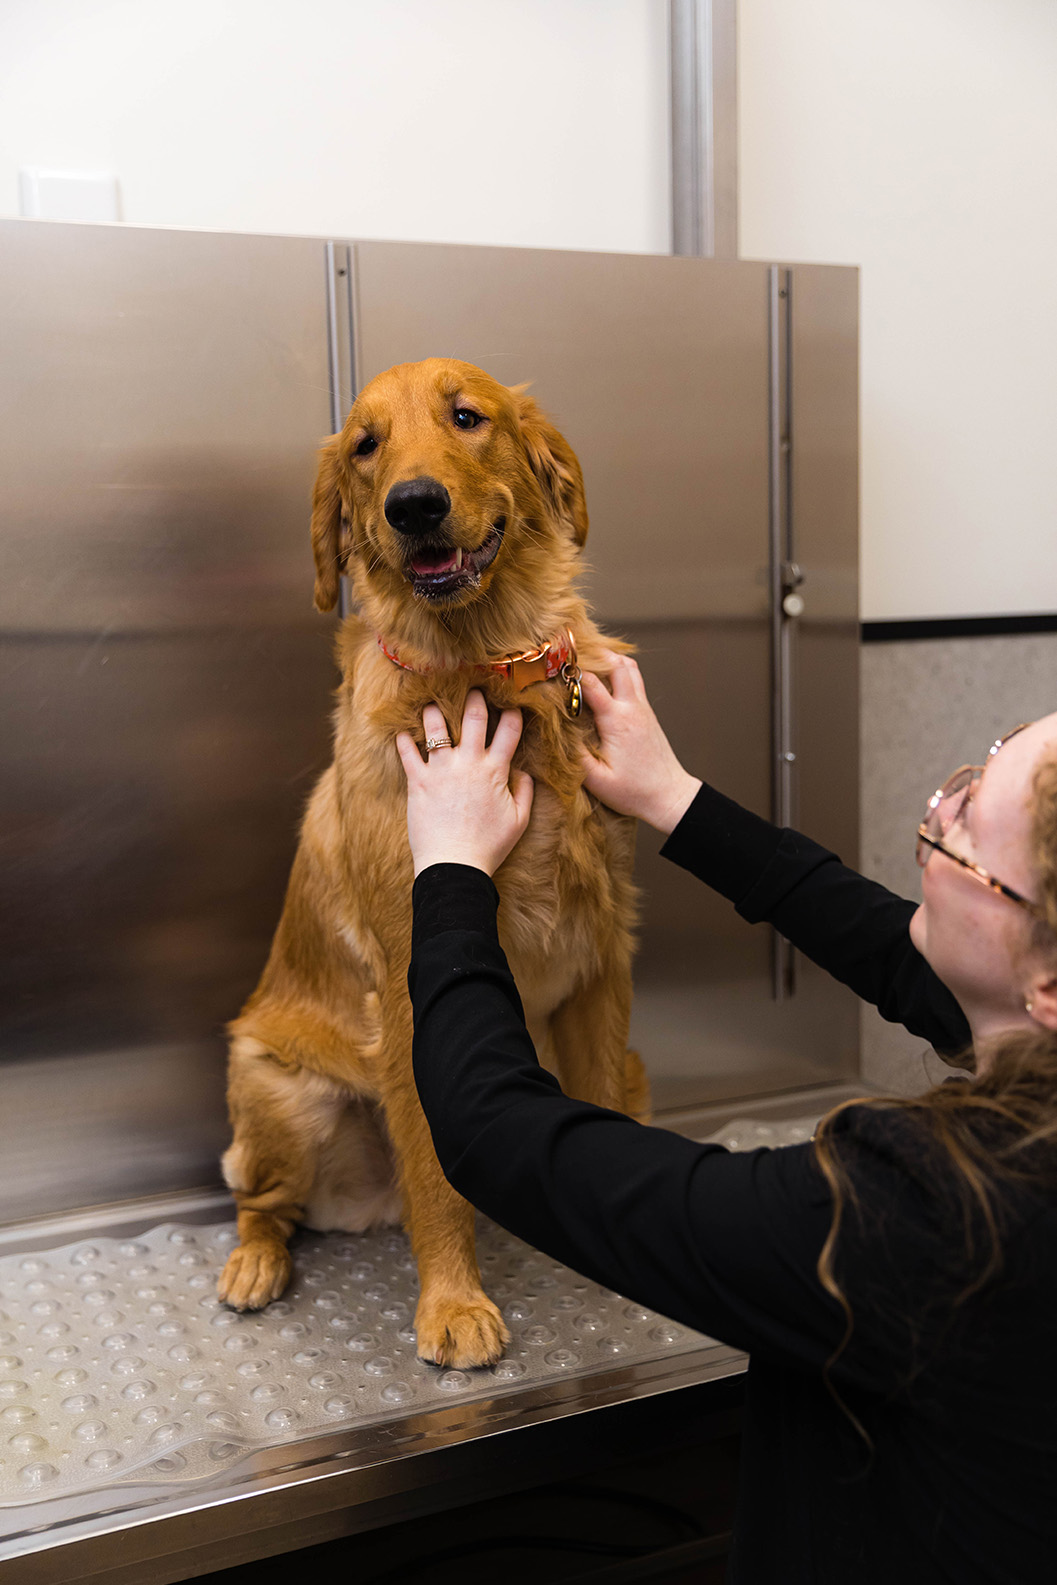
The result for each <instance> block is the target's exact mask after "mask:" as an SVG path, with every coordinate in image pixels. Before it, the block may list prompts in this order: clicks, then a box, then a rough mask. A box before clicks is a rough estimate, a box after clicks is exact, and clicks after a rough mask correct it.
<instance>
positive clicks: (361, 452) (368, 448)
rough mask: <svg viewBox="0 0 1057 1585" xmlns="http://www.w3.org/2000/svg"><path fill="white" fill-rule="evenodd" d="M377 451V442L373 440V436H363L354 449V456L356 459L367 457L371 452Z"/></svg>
mask: <svg viewBox="0 0 1057 1585" xmlns="http://www.w3.org/2000/svg"><path fill="white" fill-rule="evenodd" d="M377 449H378V442H377V441H376V440H375V438H374V436H373V435H364V437H363V439H362V440H361V441H360V444H359V445H358V446H357V447H356V455H357V457H369V456H370V455H371V452H372V451H376V450H377Z"/></svg>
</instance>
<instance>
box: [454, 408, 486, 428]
mask: <svg viewBox="0 0 1057 1585" xmlns="http://www.w3.org/2000/svg"><path fill="white" fill-rule="evenodd" d="M454 417H455V423H456V425H457V426H458V428H459V429H476V428H477V426H478V424H483V423H484V419H483V418H482V417H481V415H480V413H475V412H474V411H473V408H471V407H457V408H456V409H455V414H454Z"/></svg>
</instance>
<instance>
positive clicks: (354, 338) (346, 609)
mask: <svg viewBox="0 0 1057 1585" xmlns="http://www.w3.org/2000/svg"><path fill="white" fill-rule="evenodd" d="M358 262H359V260H358V256H357V253H356V246H355V244H354V243H351V242H350V243H348V244H347V245H346V248H345V304H346V311H347V316H348V354H349V397H350V406H351V404H352V402H354V401H355V400H356V397H357V395H358V394H359V388H360V371H359V368H358V366H357V359H358V357H359V348H360V341H359V335H358V329H359V325H358V321H357V315H358V312H359V292H358V290H357V286H358V282H357V281H354V280H353V271H354V270H355V269H356V267H357V265H358ZM342 416H344V415H342ZM352 609H353V601H352V591H351V588H350V585H349V578H348V575H347V574H346V573H342V575H341V577H340V578H339V579H338V616H339V617H340V618H341V620H342V621H344V619H345V618H346V617H347V616H349V615H350V614H351V612H352Z"/></svg>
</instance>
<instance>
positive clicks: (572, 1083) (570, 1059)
mask: <svg viewBox="0 0 1057 1585" xmlns="http://www.w3.org/2000/svg"><path fill="white" fill-rule="evenodd" d="M630 1021H631V974H630V971H629V970H627V969H626V967H625V966H624V965H614V966H613V967H612V969H611V970H610V972H608V973H603V974H600V975H598V976H597V978H594V979H591V980H589V981H588V982H587V984H586V985H581V986H579V987H578V988H577V989H576V990H575V991H573V993H572V995H571V996H569V997H568V998H567V999H566V1000H565V1001H564V1002H563V1003H562V1004H561V1006H560V1007H558V1008H557V1009H556V1010H555V1012H554V1013H553V1014H552V1016H551V1036H552V1038H553V1041H554V1049H555V1053H556V1056H557V1061H558V1076H559V1078H560V1079H561V1083H562V1088H563V1089H564V1090H565V1092H566V1094H567V1095H572V1096H575V1098H576V1099H577V1100H578V1101H592V1102H594V1104H595V1105H596V1106H609V1107H612V1108H613V1109H614V1110H615V1111H618V1112H634V1113H638V1112H642V1111H645V1110H647V1109H648V1106H649V1098H648V1097H649V1091H648V1086H647V1085H646V1075H645V1072H644V1070H643V1069H642V1065H641V1063H640V1062H638V1059H637V1057H635V1055H634V1053H632V1052H629V1051H628V1025H629V1023H630ZM632 1059H634V1060H632Z"/></svg>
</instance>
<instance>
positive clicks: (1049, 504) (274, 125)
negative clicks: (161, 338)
mask: <svg viewBox="0 0 1057 1585" xmlns="http://www.w3.org/2000/svg"><path fill="white" fill-rule="evenodd" d="M666 21H667V0H479V3H478V4H476V5H467V4H465V0H300V3H299V4H297V5H295V4H293V0H181V3H180V4H179V5H176V6H173V5H172V4H171V3H169V0H165V3H162V0H0V214H9V215H14V214H17V213H18V188H17V172H18V169H19V167H20V166H24V165H27V166H40V167H45V168H49V167H51V168H60V169H61V168H67V167H73V168H76V169H81V170H95V169H110V170H112V171H113V172H114V173H115V174H116V175H117V177H118V179H119V182H120V185H121V193H122V201H123V217H124V218H125V219H126V220H129V221H133V222H137V223H140V224H146V225H180V226H195V227H216V228H219V229H223V230H249V231H273V232H301V233H307V234H314V235H320V234H330V235H338V236H342V235H345V236H348V235H357V234H359V235H363V236H379V237H382V236H385V237H395V238H418V239H426V240H436V241H468V242H483V243H504V244H510V245H515V246H521V245H524V246H537V247H539V246H542V247H563V248H597V249H614V250H617V251H657V252H664V251H666V249H667V247H668V234H669V232H668V204H669V155H668V110H667V82H668V77H667V30H666ZM739 51H740V72H739V92H740V101H741V103H740V121H741V127H740V176H741V216H740V220H741V239H742V252H743V254H744V256H745V257H749V258H753V257H755V258H780V259H791V260H795V259H805V260H822V261H833V262H847V263H857V264H861V266H862V291H863V305H862V306H863V318H862V325H863V601H862V612H863V616H864V617H866V618H868V619H878V618H891V617H896V618H898V617H914V616H936V615H939V616H944V615H978V614H989V613H994V612H1001V613H1007V612H1035V611H1039V610H1053V609H1054V608H1055V606H1057V444H1055V443H1054V440H1053V438H1052V431H1053V429H1054V427H1055V425H1057V289H1055V287H1054V284H1053V283H1054V275H1055V272H1057V264H1055V262H1054V261H1055V260H1057V0H796V3H793V0H739Z"/></svg>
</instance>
